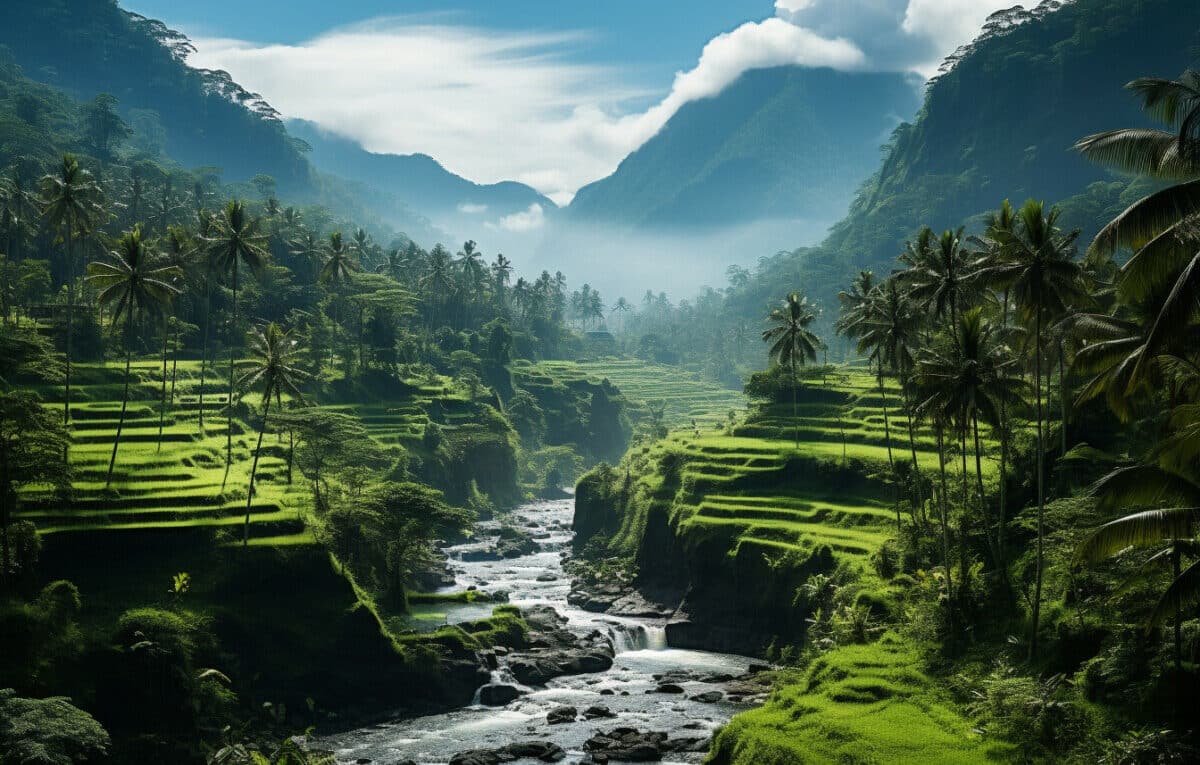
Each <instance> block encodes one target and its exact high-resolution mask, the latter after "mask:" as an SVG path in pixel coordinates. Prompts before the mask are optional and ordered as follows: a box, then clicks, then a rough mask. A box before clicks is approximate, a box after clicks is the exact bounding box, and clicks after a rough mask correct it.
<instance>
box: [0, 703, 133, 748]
mask: <svg viewBox="0 0 1200 765" xmlns="http://www.w3.org/2000/svg"><path fill="white" fill-rule="evenodd" d="M111 744H112V742H111V741H110V739H109V737H108V733H107V731H105V730H104V728H103V727H101V725H100V723H98V722H96V720H95V719H93V718H92V716H91V715H89V714H88V713H87V712H84V711H83V710H82V709H79V708H78V707H76V706H74V705H72V704H71V700H70V699H68V698H65V697H62V696H54V697H51V698H46V699H26V698H21V697H19V696H17V694H16V692H15V691H13V690H12V689H11V688H5V689H0V753H2V754H3V761H4V762H5V763H9V762H11V763H14V764H15V763H22V765H24V764H25V763H29V764H30V765H74V763H78V762H91V761H94V760H96V759H103V758H104V757H106V755H107V754H108V748H109V746H111Z"/></svg>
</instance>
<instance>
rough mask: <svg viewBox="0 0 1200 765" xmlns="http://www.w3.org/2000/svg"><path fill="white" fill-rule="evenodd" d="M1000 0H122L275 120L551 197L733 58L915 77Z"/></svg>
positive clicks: (643, 134)
mask: <svg viewBox="0 0 1200 765" xmlns="http://www.w3.org/2000/svg"><path fill="white" fill-rule="evenodd" d="M1011 2H1012V0H688V2H683V1H682V0H605V2H584V1H583V0H506V1H505V2H499V1H497V0H452V2H449V3H447V2H432V0H404V1H403V2H397V1H395V0H393V1H392V2H384V0H356V1H355V2H341V3H337V2H329V1H328V0H324V1H323V2H316V0H292V1H291V2H284V1H283V0H203V2H198V1H197V2H182V1H181V0H122V4H123V5H124V7H126V8H128V9H129V10H133V11H136V12H138V13H142V14H144V15H146V16H150V17H152V18H157V19H161V20H162V21H164V22H166V23H167V24H168V25H169V26H172V27H174V28H176V29H179V30H181V31H183V32H185V33H186V34H188V35H189V36H190V37H191V38H192V39H193V41H194V42H195V44H196V47H197V52H196V54H194V55H193V56H192V58H191V60H190V62H191V63H192V64H193V65H194V66H200V67H206V68H220V69H225V70H227V71H229V72H230V74H231V75H232V76H233V77H234V79H236V80H237V81H238V82H239V83H241V84H242V85H243V86H245V87H247V88H249V89H250V90H253V91H256V92H259V93H261V94H262V95H263V96H265V97H266V99H267V100H268V101H270V102H271V104H272V105H273V106H275V107H276V108H277V109H279V110H280V111H281V112H282V113H283V114H284V115H285V116H286V117H299V118H304V119H308V120H311V121H313V122H316V123H318V124H319V125H321V126H322V127H323V128H325V129H327V130H329V131H331V132H334V133H337V134H339V135H343V136H346V137H349V138H352V139H354V140H356V141H358V142H359V143H361V144H362V145H363V146H365V147H366V148H368V149H370V150H372V151H377V152H390V153H398V154H404V153H416V152H421V153H425V154H429V155H431V156H433V157H435V158H436V159H437V160H438V161H440V162H441V163H442V164H444V165H445V166H446V167H448V168H449V169H451V170H453V171H454V172H457V173H459V174H461V175H464V176H466V177H468V178H471V179H472V180H476V181H480V182H496V181H500V180H517V181H522V182H524V183H528V184H530V185H531V186H533V187H535V188H537V189H538V190H539V191H542V192H543V193H545V194H547V195H549V196H551V198H553V199H554V200H555V201H556V202H558V203H560V204H562V203H565V202H567V201H569V200H570V198H571V197H572V196H573V194H574V193H575V191H576V190H577V189H578V188H579V187H580V186H582V185H584V184H586V183H589V182H591V181H593V180H596V179H598V178H601V177H603V176H605V175H607V174H609V173H611V172H612V171H613V169H615V168H616V166H617V164H618V163H619V162H620V161H621V160H622V159H623V158H624V157H625V156H627V155H628V154H629V153H630V152H631V151H633V150H635V149H637V148H638V146H640V145H641V144H642V143H644V142H645V141H646V140H648V139H649V138H650V137H652V136H653V135H654V133H655V132H657V131H658V129H659V128H661V127H662V125H663V124H665V122H666V121H667V120H668V119H670V117H671V116H672V115H673V114H674V113H675V111H676V110H678V108H679V107H680V106H682V105H683V104H685V103H687V102H688V101H692V100H696V99H700V98H706V97H710V96H713V95H716V94H717V93H719V92H720V91H721V90H722V89H723V88H725V87H727V86H728V85H729V84H730V83H732V82H733V81H734V80H736V79H737V78H738V77H739V76H740V75H741V74H742V73H744V72H745V71H747V70H750V69H755V68H764V67H772V66H784V65H788V66H828V67H833V68H837V69H843V70H852V71H853V70H867V71H897V72H916V73H919V74H922V75H928V74H930V73H931V72H932V71H933V70H934V69H936V66H937V64H938V62H939V61H940V60H941V58H942V57H943V56H945V55H946V54H948V53H950V52H951V51H952V50H954V48H956V47H957V46H958V45H960V44H962V43H965V42H968V41H969V40H970V39H971V38H972V37H973V36H974V35H975V34H976V33H977V32H978V30H979V28H980V26H981V24H982V22H983V20H984V19H985V18H986V16H987V15H988V13H990V12H992V11H994V10H997V9H999V8H1003V7H1007V6H1008V5H1010V4H1011Z"/></svg>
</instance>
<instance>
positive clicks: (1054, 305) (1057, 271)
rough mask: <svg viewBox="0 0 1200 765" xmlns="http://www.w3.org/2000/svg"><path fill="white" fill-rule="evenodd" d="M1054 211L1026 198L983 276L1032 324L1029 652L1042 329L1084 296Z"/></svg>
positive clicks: (1040, 536) (1040, 547)
mask: <svg viewBox="0 0 1200 765" xmlns="http://www.w3.org/2000/svg"><path fill="white" fill-rule="evenodd" d="M1058 218H1059V211H1058V208H1053V209H1051V210H1050V211H1049V212H1047V211H1046V209H1045V205H1044V204H1043V203H1042V202H1037V201H1035V200H1032V199H1031V200H1029V201H1028V202H1026V203H1025V204H1024V206H1022V207H1021V209H1020V211H1019V212H1018V213H1017V225H1016V226H1015V227H1014V228H1013V229H1012V230H1011V231H1009V232H1005V233H1003V234H1002V235H1001V240H1000V241H1001V242H1002V244H1003V245H1004V246H1005V248H1006V251H1007V259H1006V260H1005V261H1004V262H1001V263H998V264H996V265H994V266H991V267H989V268H988V269H986V272H985V274H984V278H985V279H986V280H987V281H988V282H990V283H992V284H996V285H1002V286H1003V288H1004V289H1006V290H1008V291H1009V292H1010V294H1011V295H1012V296H1013V298H1014V299H1015V300H1016V303H1017V308H1018V311H1019V312H1020V314H1021V317H1022V319H1023V320H1024V321H1025V324H1026V326H1029V327H1031V329H1032V330H1033V335H1032V340H1033V344H1034V364H1033V376H1034V399H1035V401H1036V412H1035V417H1036V421H1037V499H1038V520H1037V571H1036V574H1035V576H1036V584H1035V586H1034V599H1033V625H1032V629H1033V633H1032V636H1031V638H1030V654H1031V655H1032V656H1036V655H1037V649H1038V626H1039V622H1040V617H1041V601H1042V579H1043V576H1042V575H1043V564H1044V546H1045V544H1044V543H1045V533H1044V532H1045V529H1044V523H1043V522H1044V516H1045V509H1046V490H1045V460H1046V457H1045V455H1046V451H1045V439H1044V435H1045V433H1044V431H1045V412H1044V411H1043V399H1042V374H1043V372H1044V371H1045V365H1044V358H1043V356H1044V351H1045V345H1046V340H1047V337H1046V330H1047V328H1048V327H1049V326H1050V324H1051V323H1052V322H1053V321H1054V320H1055V319H1057V318H1059V317H1061V316H1063V315H1064V314H1065V313H1066V312H1067V310H1068V309H1069V308H1071V307H1072V306H1075V305H1079V304H1080V303H1082V302H1083V300H1084V299H1085V298H1086V290H1085V287H1084V282H1083V271H1082V269H1081V268H1080V266H1079V264H1078V263H1077V262H1075V260H1074V254H1075V240H1076V238H1078V236H1079V232H1078V231H1073V232H1070V233H1064V232H1063V231H1062V230H1061V229H1059V227H1058Z"/></svg>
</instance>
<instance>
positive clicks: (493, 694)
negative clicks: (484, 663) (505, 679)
mask: <svg viewBox="0 0 1200 765" xmlns="http://www.w3.org/2000/svg"><path fill="white" fill-rule="evenodd" d="M520 695H521V689H520V688H518V687H516V686H515V685H508V684H505V683H488V684H487V685H485V686H483V687H482V688H480V689H479V703H480V704H483V705H485V706H489V707H502V706H504V705H505V704H507V703H508V702H510V701H513V700H514V699H516V698H517V697H519V696H520Z"/></svg>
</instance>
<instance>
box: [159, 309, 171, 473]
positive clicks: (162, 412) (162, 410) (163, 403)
mask: <svg viewBox="0 0 1200 765" xmlns="http://www.w3.org/2000/svg"><path fill="white" fill-rule="evenodd" d="M167 330H168V326H167V325H166V323H165V322H164V324H163V345H162V391H161V392H160V393H159V396H158V399H159V400H158V448H157V449H156V450H155V451H160V452H161V451H162V437H163V422H164V421H165V420H166V417H167V340H168V339H169V338H170V336H171V333H170V332H168V331H167Z"/></svg>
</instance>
